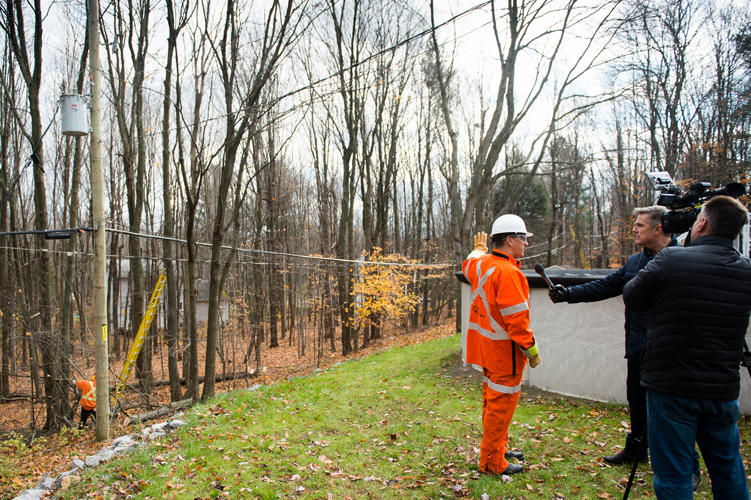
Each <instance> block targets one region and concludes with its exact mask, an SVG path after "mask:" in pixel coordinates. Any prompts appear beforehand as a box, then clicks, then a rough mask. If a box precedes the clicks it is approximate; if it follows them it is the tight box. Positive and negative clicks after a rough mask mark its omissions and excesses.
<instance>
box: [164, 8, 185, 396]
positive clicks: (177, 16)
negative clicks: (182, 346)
mask: <svg viewBox="0 0 751 500" xmlns="http://www.w3.org/2000/svg"><path fill="white" fill-rule="evenodd" d="M166 6H167V27H168V29H169V33H168V36H167V63H166V65H165V75H164V99H163V101H162V102H163V111H162V190H163V204H164V205H163V210H164V235H165V236H166V238H165V239H164V240H163V243H162V245H163V248H164V266H165V269H166V271H167V283H166V285H167V341H168V346H169V351H168V357H167V363H168V369H169V380H170V398H171V400H172V401H178V400H180V399H182V391H181V390H180V372H179V370H178V367H177V349H178V341H179V334H178V327H179V324H178V323H179V318H178V305H177V276H176V266H175V263H176V261H177V259H176V258H175V252H174V250H173V247H172V241H171V238H173V237H174V236H175V222H174V215H173V207H172V206H173V200H172V196H173V195H172V183H173V179H172V175H171V168H170V167H171V165H172V162H171V155H170V152H171V147H170V123H171V121H170V113H171V109H172V85H173V81H172V80H173V75H172V64H173V59H174V55H175V49H176V47H177V37H178V36H179V34H180V31H181V30H182V29H183V28H184V27H185V25H186V24H187V23H188V19H189V1H187V0H186V1H185V2H181V3H180V4H179V5H177V6H176V5H175V2H174V1H173V0H166ZM176 9H177V12H176Z"/></svg>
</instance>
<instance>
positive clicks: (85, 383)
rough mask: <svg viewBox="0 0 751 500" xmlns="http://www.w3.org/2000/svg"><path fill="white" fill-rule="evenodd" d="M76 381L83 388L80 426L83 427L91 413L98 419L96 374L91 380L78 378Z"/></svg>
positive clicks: (77, 385)
mask: <svg viewBox="0 0 751 500" xmlns="http://www.w3.org/2000/svg"><path fill="white" fill-rule="evenodd" d="M74 383H75V384H76V387H78V388H79V389H81V425H79V426H78V428H79V429H83V427H84V426H85V425H86V422H87V421H88V420H89V415H91V416H93V417H94V419H96V376H92V377H91V381H89V380H76V381H75V382H74Z"/></svg>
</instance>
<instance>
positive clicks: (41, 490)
mask: <svg viewBox="0 0 751 500" xmlns="http://www.w3.org/2000/svg"><path fill="white" fill-rule="evenodd" d="M183 415H184V414H183V413H178V414H177V415H175V417H174V418H172V419H171V420H168V421H165V422H161V423H158V424H154V425H152V426H150V427H145V428H143V429H142V430H141V432H140V434H138V436H136V434H128V435H125V436H120V437H119V438H115V439H114V440H113V441H112V444H110V445H109V446H108V447H106V448H103V449H101V450H100V451H99V452H97V453H95V454H94V455H91V456H90V457H86V459H84V460H81V459H78V458H76V459H74V460H73V462H72V464H71V465H72V466H73V467H72V468H71V469H70V470H68V471H65V472H63V473H62V474H60V475H59V476H57V477H56V478H52V477H50V474H49V472H45V474H44V476H42V479H40V480H39V483H38V484H37V485H36V486H35V487H34V488H30V489H28V490H26V491H24V492H23V493H21V494H20V495H18V496H17V497H15V498H14V499H13V500H40V499H41V498H42V496H43V495H45V494H49V493H51V492H55V491H58V490H60V489H63V490H64V489H66V488H67V487H68V486H70V484H71V483H72V482H75V480H74V479H73V476H75V475H76V474H78V473H79V471H80V470H82V469H85V468H91V467H96V466H97V465H99V464H101V463H102V462H107V461H109V460H111V459H112V458H114V457H115V456H117V455H121V454H123V453H127V452H129V451H131V450H133V449H135V448H137V447H138V446H144V445H145V444H146V443H147V442H148V441H153V440H155V439H159V438H161V437H164V436H166V435H167V434H169V433H170V432H172V431H174V430H177V429H179V428H181V427H185V426H186V425H187V424H186V423H185V422H184V421H183V420H180V419H179V418H178V417H182V416H183ZM136 439H140V442H138V441H136Z"/></svg>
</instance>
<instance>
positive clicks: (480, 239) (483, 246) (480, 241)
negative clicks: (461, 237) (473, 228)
mask: <svg viewBox="0 0 751 500" xmlns="http://www.w3.org/2000/svg"><path fill="white" fill-rule="evenodd" d="M474 249H475V250H480V251H481V252H482V253H488V233H486V232H484V231H480V232H479V233H477V234H476V235H475V237H474Z"/></svg>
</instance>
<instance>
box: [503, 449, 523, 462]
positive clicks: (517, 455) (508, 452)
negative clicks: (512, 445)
mask: <svg viewBox="0 0 751 500" xmlns="http://www.w3.org/2000/svg"><path fill="white" fill-rule="evenodd" d="M509 458H515V459H517V460H520V461H521V460H524V453H523V452H521V451H511V450H506V460H508V459H509Z"/></svg>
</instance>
